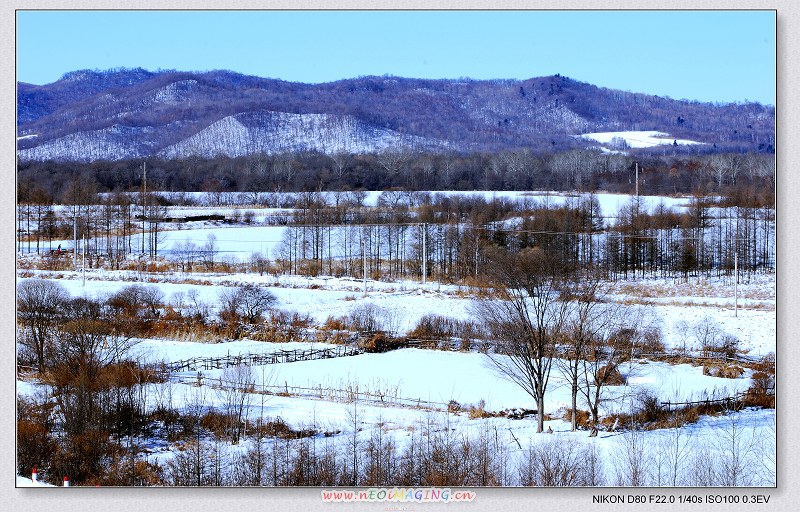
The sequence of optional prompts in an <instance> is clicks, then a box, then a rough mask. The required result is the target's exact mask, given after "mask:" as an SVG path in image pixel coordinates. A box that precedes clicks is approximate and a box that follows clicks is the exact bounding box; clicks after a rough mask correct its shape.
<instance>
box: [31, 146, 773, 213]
mask: <svg viewBox="0 0 800 512" xmlns="http://www.w3.org/2000/svg"><path fill="white" fill-rule="evenodd" d="M665 152H666V153H667V154H666V155H664V156H640V157H637V156H629V155H623V154H609V153H600V152H597V151H590V150H578V149H576V150H569V151H561V152H556V153H534V152H532V151H531V150H529V149H520V150H514V151H500V152H495V153H469V154H459V153H444V154H442V153H425V152H412V151H405V150H393V151H385V152H381V153H369V154H351V153H339V154H335V155H324V154H322V153H317V152H304V153H288V154H255V155H249V156H243V157H238V158H229V157H217V158H199V157H191V158H184V159H175V160H159V159H155V158H152V159H148V160H147V169H148V171H147V183H148V185H147V187H148V189H149V190H153V191H173V192H175V191H202V192H209V193H221V192H235V191H244V192H303V191H320V190H324V191H337V190H339V191H345V190H386V189H390V188H403V189H406V190H431V191H436V190H556V191H562V190H577V191H584V192H591V191H607V192H620V193H633V192H634V191H635V189H636V187H637V182H636V178H637V176H638V189H639V191H640V193H642V194H648V195H671V194H689V193H696V194H710V193H714V194H725V195H727V196H730V197H737V198H738V199H739V200H746V201H749V202H757V203H759V204H764V203H773V202H774V192H775V167H774V155H769V154H766V155H765V154H757V153H722V154H715V155H708V156H697V155H695V156H687V155H683V156H682V155H680V154H673V152H672V151H671V150H668V149H667V150H665ZM143 178H144V176H143V172H142V160H123V161H115V162H109V161H96V162H92V163H87V164H80V163H74V162H72V163H70V162H54V161H45V162H36V161H28V162H20V163H19V164H18V168H17V184H18V185H17V186H18V190H17V194H18V200H19V201H20V202H23V203H24V202H27V201H29V200H32V198H31V194H33V192H34V191H36V194H38V196H40V199H41V198H46V199H47V200H49V201H51V202H55V203H62V204H63V203H65V202H66V201H67V198H68V197H69V194H70V189H71V188H72V187H73V186H74V184H75V183H81V185H82V187H83V188H86V187H88V188H89V189H90V190H96V191H97V192H104V193H108V192H114V191H120V192H130V191H140V190H141V189H142V188H143Z"/></svg>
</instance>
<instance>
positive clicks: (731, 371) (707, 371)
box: [703, 364, 744, 379]
mask: <svg viewBox="0 0 800 512" xmlns="http://www.w3.org/2000/svg"><path fill="white" fill-rule="evenodd" d="M743 373H744V370H743V369H742V367H741V366H738V365H735V364H708V365H705V366H703V375H709V376H711V377H719V378H722V379H738V378H739V377H741V376H742V374H743Z"/></svg>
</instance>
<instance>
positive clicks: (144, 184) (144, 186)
mask: <svg viewBox="0 0 800 512" xmlns="http://www.w3.org/2000/svg"><path fill="white" fill-rule="evenodd" d="M146 218H147V162H142V255H143V256H144V233H145V231H144V221H145V219H146Z"/></svg>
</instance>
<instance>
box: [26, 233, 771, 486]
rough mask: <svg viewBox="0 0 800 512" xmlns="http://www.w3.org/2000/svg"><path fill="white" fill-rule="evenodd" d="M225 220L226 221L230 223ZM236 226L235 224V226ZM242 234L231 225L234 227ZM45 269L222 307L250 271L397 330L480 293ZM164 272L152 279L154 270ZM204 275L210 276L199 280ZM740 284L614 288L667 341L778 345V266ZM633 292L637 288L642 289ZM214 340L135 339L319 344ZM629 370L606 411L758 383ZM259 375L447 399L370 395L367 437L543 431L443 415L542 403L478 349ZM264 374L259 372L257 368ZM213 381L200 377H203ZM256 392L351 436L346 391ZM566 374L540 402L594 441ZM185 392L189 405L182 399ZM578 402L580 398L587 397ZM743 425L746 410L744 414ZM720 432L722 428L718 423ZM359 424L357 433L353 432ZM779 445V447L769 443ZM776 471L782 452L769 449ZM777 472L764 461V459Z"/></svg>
mask: <svg viewBox="0 0 800 512" xmlns="http://www.w3.org/2000/svg"><path fill="white" fill-rule="evenodd" d="M229 232H230V231H229ZM226 236H228V235H226ZM231 238H233V237H231ZM35 275H37V276H38V277H44V278H55V277H57V276H58V277H59V279H58V282H59V283H61V284H62V285H63V286H64V287H65V288H66V289H67V290H68V291H69V293H70V294H72V295H75V296H79V295H86V296H90V297H101V296H104V295H108V294H111V293H113V292H115V291H117V290H119V289H121V288H123V287H125V286H128V285H130V284H131V282H132V281H136V280H141V281H150V282H149V283H147V284H146V285H147V286H157V287H159V288H160V289H161V290H162V291H163V293H164V295H165V298H166V300H167V301H168V302H169V301H172V300H174V299H176V298H181V297H185V296H187V295H189V294H190V292H192V291H193V292H192V295H194V296H195V297H196V298H197V300H200V301H204V302H206V303H207V304H208V305H209V306H211V307H212V311H213V310H214V306H215V304H216V302H217V300H218V298H219V295H220V293H221V291H223V290H225V289H228V288H230V287H234V286H237V285H239V284H242V283H243V282H256V283H259V284H262V285H263V286H266V287H267V288H268V289H269V290H270V291H271V292H272V293H274V294H275V295H276V297H277V298H278V302H277V305H276V307H277V308H278V309H281V310H285V311H295V312H299V313H302V314H306V315H309V316H310V317H311V318H312V319H313V320H314V321H315V322H317V323H318V324H320V325H321V324H322V323H323V322H324V321H325V320H326V319H327V318H328V317H345V316H347V315H348V314H350V313H351V312H352V311H353V310H354V309H355V308H357V307H360V306H362V305H363V304H366V303H370V304H374V305H377V306H379V307H381V308H383V310H384V311H385V312H387V313H388V316H389V323H390V324H391V327H392V329H393V330H394V331H396V332H397V333H398V334H405V333H406V332H408V331H409V330H411V329H413V327H414V326H415V325H416V323H417V322H418V321H419V319H420V318H421V317H422V316H424V315H425V314H427V313H430V312H435V313H437V314H440V315H443V316H447V317H450V318H454V319H459V320H469V319H470V318H471V317H472V315H473V313H472V309H471V308H472V306H471V304H472V299H471V298H470V296H469V293H467V290H464V289H461V288H459V287H457V286H452V285H439V284H438V283H435V282H429V283H426V284H425V285H422V284H420V283H418V282H413V281H401V282H393V283H387V282H377V281H369V282H368V294H367V296H366V297H365V296H364V295H363V288H362V286H363V284H362V282H361V281H359V280H353V279H343V278H332V277H318V278H313V279H312V278H304V277H297V276H284V277H280V278H275V277H271V276H269V277H268V276H263V277H260V276H257V275H252V274H239V275H235V274H234V275H212V274H207V275H194V274H193V275H192V276H191V277H192V279H193V280H194V281H193V282H192V283H184V282H182V280H183V276H181V275H178V274H173V275H165V276H160V277H159V278H158V279H154V278H155V277H156V276H155V275H149V274H144V273H136V272H124V271H116V272H111V271H102V270H93V271H90V272H87V279H86V284H85V285H84V284H83V281H82V279H81V277H82V276H81V274H80V273H77V272H66V273H65V272H60V273H58V274H55V273H50V272H37V273H35ZM154 280H157V281H158V282H156V283H153V282H152V281H154ZM198 282H202V283H203V284H197V283H198ZM732 286H733V285H732V283H729V282H726V281H725V280H722V279H720V280H718V281H704V282H702V283H700V282H698V283H691V282H690V283H678V282H673V281H669V280H664V281H653V280H644V281H640V282H637V281H634V282H627V283H625V284H624V286H623V287H622V288H619V289H617V290H616V292H615V294H612V295H611V296H610V299H611V300H612V301H619V302H627V303H628V304H627V305H626V306H625V307H628V308H630V314H632V315H634V314H635V315H636V316H638V317H641V318H644V319H645V322H646V323H647V325H649V326H655V327H657V328H659V329H660V330H661V332H662V337H663V340H664V343H665V345H666V347H667V348H668V349H671V348H676V347H681V346H687V347H688V348H689V349H690V350H691V349H695V350H696V349H697V348H698V347H697V346H696V345H697V343H698V342H697V339H696V337H695V332H696V331H697V330H698V329H700V328H701V327H702V326H703V325H706V324H708V323H711V324H713V325H714V326H715V327H716V328H717V329H719V330H720V331H721V332H724V333H727V334H731V335H734V336H736V337H737V338H738V339H739V340H740V347H741V349H743V350H744V351H746V352H748V353H749V355H751V356H760V355H764V354H767V353H769V352H774V351H775V349H776V329H775V323H776V321H775V320H776V311H775V293H774V292H775V281H774V276H769V275H768V276H763V275H761V276H757V277H755V278H754V279H753V280H751V281H750V282H749V283H746V284H743V285H742V286H741V287H740V294H741V295H740V299H739V309H738V311H734V298H733V293H732ZM637 287H638V289H640V290H642V291H643V296H642V297H641V298H640V299H639V300H632V297H631V293H634V294H635V293H636V292H635V290H636V289H637ZM659 289H665V290H670V291H669V292H665V293H664V294H663V295H664V296H663V297H655V298H654V297H653V295H654V290H659ZM634 298H635V297H634ZM219 341H220V342H219V343H196V342H182V341H175V340H166V339H148V340H140V342H139V343H138V344H137V345H136V346H135V347H134V349H133V352H134V354H135V355H136V356H137V357H138V358H139V359H142V360H148V361H152V362H162V361H163V362H169V361H176V360H182V359H189V358H192V357H210V356H226V355H238V354H250V353H270V352H275V351H280V350H285V349H289V350H291V349H295V348H298V349H307V348H310V347H315V348H322V347H323V345H322V344H319V343H315V344H311V343H290V344H274V343H264V342H256V341H249V340H239V341H225V340H219ZM622 372H623V374H624V375H625V376H626V377H627V383H626V384H625V385H622V386H613V387H609V388H608V393H607V395H606V398H607V401H606V402H605V403H604V405H603V407H602V412H603V413H604V414H608V413H613V412H620V411H621V412H626V411H629V410H630V409H631V407H633V405H634V403H635V400H636V397H637V396H638V395H639V394H640V393H641V392H642V391H644V390H647V391H649V392H650V393H651V394H653V395H655V396H657V397H658V398H659V399H660V400H662V401H667V400H669V401H672V402H676V401H684V400H699V399H704V398H708V397H712V398H713V397H723V396H731V395H733V394H735V393H736V392H738V391H743V390H745V389H747V387H748V386H749V385H750V379H749V377H750V375H751V374H752V372H751V371H749V370H748V371H746V372H745V374H744V375H742V376H741V377H740V378H737V379H723V378H717V377H711V376H708V375H703V370H702V367H701V366H692V365H690V364H678V365H670V364H667V363H665V362H655V361H648V360H646V359H640V360H636V361H635V362H634V363H632V364H630V365H627V366H625V367H623V368H622ZM253 375H255V376H256V379H255V381H256V383H257V384H258V383H259V379H261V380H262V381H263V382H264V383H265V384H271V385H273V386H287V387H289V388H292V387H299V388H314V389H327V388H331V389H344V388H348V387H349V388H355V387H358V388H359V389H361V390H371V391H375V392H385V393H387V394H394V395H396V396H400V397H402V398H404V399H419V400H420V401H421V402H422V403H429V404H431V403H432V404H440V405H439V406H438V407H436V406H434V409H438V410H433V411H432V410H430V409H428V408H425V407H423V408H409V407H399V406H396V405H395V406H387V407H379V406H377V405H375V404H363V405H362V406H361V411H360V417H361V419H362V424H361V425H362V427H361V428H363V429H364V430H363V431H362V432H361V433H359V434H358V435H359V436H363V437H364V438H365V439H366V438H367V437H368V436H369V432H370V431H371V429H373V428H382V429H383V430H384V431H386V432H388V433H389V435H391V436H394V437H395V440H396V442H397V443H398V446H401V447H402V446H403V442H404V441H403V439H405V438H407V437H408V436H409V435H410V434H409V431H408V430H407V429H408V428H410V427H413V426H414V425H418V424H421V423H423V422H425V421H430V415H431V414H435V415H436V417H437V418H439V419H440V420H442V418H445V417H447V418H448V419H447V421H449V422H451V426H452V428H455V429H457V431H459V432H463V433H470V432H475V431H478V430H479V429H485V428H493V429H495V430H496V431H497V432H502V433H503V436H504V437H505V438H506V441H507V442H508V446H509V447H515V441H514V439H516V440H517V442H520V441H519V440H522V441H521V443H522V446H521V447H517V451H518V452H519V453H518V454H517V456H519V455H520V454H521V453H522V451H523V449H524V448H526V447H527V444H529V443H537V442H540V441H541V439H542V438H541V437H539V436H538V435H537V434H535V421H534V419H533V418H532V417H528V418H527V419H522V420H513V419H508V418H505V417H498V418H488V419H469V418H468V417H467V415H466V414H465V413H460V414H448V413H447V412H446V410H447V407H446V405H445V404H447V403H448V402H450V401H451V400H453V401H455V402H458V403H459V404H461V405H462V406H464V407H467V406H470V405H472V406H477V405H478V404H481V403H482V404H484V407H485V409H486V410H487V411H501V410H507V409H515V408H534V407H535V404H534V403H533V401H532V399H531V398H530V396H528V395H527V394H526V393H525V392H524V391H522V389H520V388H519V387H518V386H516V385H514V384H513V383H512V382H510V381H508V380H507V379H506V378H504V377H503V376H502V375H501V374H499V373H498V372H497V371H496V370H495V369H494V366H493V364H492V362H491V360H490V358H489V357H488V356H486V355H484V354H482V353H479V352H476V351H472V352H449V351H434V350H426V349H417V348H408V349H401V350H396V351H392V352H389V353H385V354H362V355H358V356H353V357H344V358H334V359H324V360H315V361H304V362H295V363H281V364H277V365H267V366H265V367H255V368H253ZM203 376H204V378H205V379H210V381H212V382H213V380H214V379H217V378H222V377H224V375H223V370H209V371H205V372H203ZM259 376H260V377H259ZM177 377H178V378H180V377H183V378H184V379H185V383H181V382H172V383H170V384H165V386H169V387H170V388H171V390H170V392H169V396H170V400H172V401H173V404H172V405H173V406H176V407H177V408H179V409H180V408H181V407H183V406H184V405H185V404H189V403H190V402H191V401H192V400H196V399H197V393H198V391H197V390H198V388H197V387H196V386H195V385H192V384H191V383H192V382H193V381H194V379H195V378H196V375H195V374H194V373H193V372H189V373H185V374H182V375H178V376H177ZM18 384H19V385H18V393H20V394H21V395H25V394H30V393H34V392H36V389H37V387H38V386H35V385H32V384H31V383H25V382H19V383H18ZM203 389H205V387H204V388H203ZM148 395H149V396H150V398H151V400H153V404H152V405H153V406H155V405H156V402H158V400H162V399H163V396H164V395H165V392H164V390H160V391H158V390H154V391H152V392H150V393H149V394H148ZM262 396H263V395H259V396H258V397H257V398H254V399H253V401H252V402H253V404H258V405H253V406H252V407H250V408H249V410H248V415H249V417H250V418H251V419H255V418H256V417H259V416H261V417H265V418H276V417H280V418H282V419H283V420H284V421H286V422H287V423H288V424H289V425H291V426H292V427H294V428H298V429H299V428H304V427H308V426H309V425H311V424H312V423H313V425H314V428H316V429H317V430H319V431H331V432H340V434H338V435H337V436H334V437H335V438H337V439H339V438H340V439H341V440H342V442H344V440H345V439H346V437H347V435H348V432H350V431H349V430H348V429H349V428H350V427H348V423H347V418H348V411H349V410H350V409H352V407H353V405H352V404H350V403H346V402H341V401H330V400H325V399H321V398H320V397H314V396H275V395H270V396H269V398H268V399H267V400H266V401H265V402H263V404H262V402H261V397H262ZM204 400H206V402H207V404H208V405H209V406H213V405H215V404H216V405H218V406H220V405H221V403H220V401H221V400H222V398H221V397H220V396H218V394H216V393H215V392H214V391H213V390H211V389H210V388H209V389H208V391H207V392H206V393H205V395H204ZM569 403H570V394H569V387H568V386H567V385H566V382H565V380H564V378H563V377H562V376H561V375H559V374H558V372H557V371H556V370H554V371H553V375H552V377H551V383H550V387H549V391H548V395H547V399H546V402H545V412H546V413H547V414H549V415H550V416H551V417H552V418H553V419H551V420H548V421H547V422H546V426H548V427H550V428H551V429H552V430H553V431H554V432H555V435H556V436H561V437H563V439H565V440H566V439H577V440H580V442H585V441H586V439H587V438H586V434H587V433H586V432H585V431H584V432H577V433H573V432H569V423H568V421H566V420H565V419H559V418H560V417H561V415H562V414H563V412H564V409H565V408H566V407H568V406H569ZM182 404H183V405H182ZM579 406H580V404H579ZM737 418H738V421H740V422H741V424H742V425H746V426H747V428H748V429H750V430H748V432H750V433H751V434H750V435H752V436H753V439H759V442H763V443H767V444H769V443H772V444H771V445H770V446H773V447H774V439H775V428H774V411H759V410H745V411H742V412H741V413H739V415H738V416H737ZM726 421H727V420H726V418H725V417H709V418H702V419H701V421H699V422H698V423H696V424H693V425H691V426H687V427H683V428H684V429H685V430H684V431H683V432H684V433H685V435H686V436H690V438H691V439H692V442H693V443H694V444H695V445H696V446H697V449H698V450H700V449H701V447H702V449H704V450H705V449H709V450H712V451H716V452H720V453H722V452H724V450H725V448H724V447H723V446H719V443H718V440H719V438H720V434H719V432H720V431H721V429H724V428H726V425H728V423H726ZM737 425H739V423H737ZM715 432H716V434H715ZM350 433H352V432H350ZM642 435H643V436H644V438H646V439H648V440H650V441H652V442H653V443H656V444H657V443H660V442H662V441H660V440H662V439H666V438H668V437H669V436H670V434H669V432H668V431H654V432H644V433H642ZM623 439H624V436H622V435H621V434H620V433H619V432H601V434H600V435H599V436H598V437H597V438H595V439H594V440H593V441H592V442H593V443H595V444H596V445H597V446H598V447H599V448H600V450H601V452H602V453H605V454H607V456H608V457H613V454H614V453H616V451H615V450H619V449H620V448H619V447H620V446H621V444H620V443H622V440H623ZM772 449H774V448H772ZM170 453H171V452H170V448H169V447H168V446H161V447H160V448H158V449H157V450H156V451H154V452H153V453H152V454H151V457H152V458H153V460H160V461H162V462H163V461H164V460H165V459H168V458H169V457H170ZM769 460H772V461H773V462H772V463H771V464H772V467H773V470H774V455H773V456H772V458H771V459H769ZM767 473H769V471H768V472H767ZM768 480H769V479H767V480H759V481H756V482H753V485H772V483H773V482H770V481H768Z"/></svg>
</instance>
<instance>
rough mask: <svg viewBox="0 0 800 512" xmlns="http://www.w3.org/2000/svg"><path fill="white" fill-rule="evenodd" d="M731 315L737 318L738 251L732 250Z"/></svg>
mask: <svg viewBox="0 0 800 512" xmlns="http://www.w3.org/2000/svg"><path fill="white" fill-rule="evenodd" d="M733 316H734V317H735V318H739V251H737V250H736V249H734V250H733Z"/></svg>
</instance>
